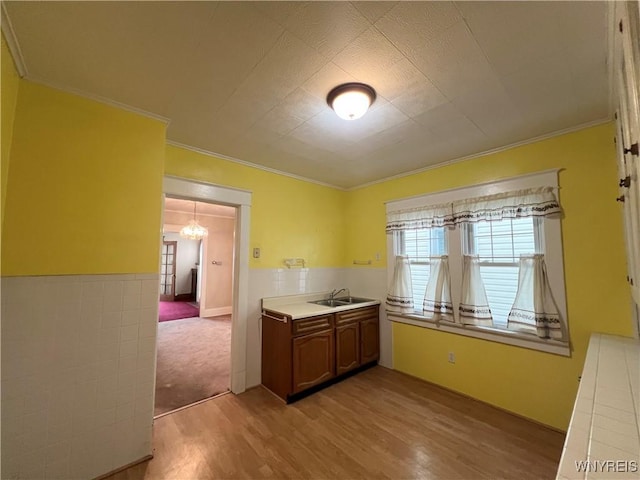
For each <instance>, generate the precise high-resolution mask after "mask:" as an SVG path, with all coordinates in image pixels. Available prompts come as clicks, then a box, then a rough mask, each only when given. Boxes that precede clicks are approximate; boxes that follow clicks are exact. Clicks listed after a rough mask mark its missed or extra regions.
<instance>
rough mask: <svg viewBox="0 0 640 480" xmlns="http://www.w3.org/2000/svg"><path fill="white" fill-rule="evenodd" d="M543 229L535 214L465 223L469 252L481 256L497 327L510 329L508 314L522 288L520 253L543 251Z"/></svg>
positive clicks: (490, 304) (484, 279) (481, 264)
mask: <svg viewBox="0 0 640 480" xmlns="http://www.w3.org/2000/svg"><path fill="white" fill-rule="evenodd" d="M541 229H542V222H541V220H540V219H538V218H535V217H526V218H513V219H511V218H508V219H504V220H499V221H491V222H486V221H482V222H477V223H473V224H467V225H466V226H465V233H466V235H465V236H466V253H467V254H469V255H477V256H478V257H479V260H480V275H481V276H482V281H483V282H484V286H485V290H486V293H487V300H488V301H489V307H490V308H491V313H492V315H493V323H494V326H495V327H498V328H507V316H508V315H509V311H510V310H511V306H512V305H513V301H514V300H515V297H516V292H517V290H518V262H519V260H520V255H524V254H533V253H542V245H541V244H542V241H541V240H540V239H541V238H542V232H541Z"/></svg>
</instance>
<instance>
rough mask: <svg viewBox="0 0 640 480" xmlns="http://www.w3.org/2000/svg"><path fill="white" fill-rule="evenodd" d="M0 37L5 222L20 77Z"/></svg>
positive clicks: (0, 153) (0, 152)
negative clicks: (10, 155) (10, 157)
mask: <svg viewBox="0 0 640 480" xmlns="http://www.w3.org/2000/svg"><path fill="white" fill-rule="evenodd" d="M0 37H2V38H1V42H0V43H1V46H0V62H1V63H2V76H1V78H0V110H1V111H2V114H1V117H0V123H1V124H2V130H1V131H0V167H1V170H2V183H1V184H0V191H1V192H2V197H1V198H2V199H1V200H0V203H1V204H2V217H1V220H2V222H4V205H5V200H6V195H7V178H8V176H9V153H10V151H11V138H12V135H13V120H14V117H15V110H16V101H17V99H18V85H19V84H20V78H19V77H18V72H17V71H16V67H15V65H14V64H13V58H12V57H11V53H9V48H8V47H7V42H6V40H5V39H4V34H2V35H0ZM0 231H1V230H0Z"/></svg>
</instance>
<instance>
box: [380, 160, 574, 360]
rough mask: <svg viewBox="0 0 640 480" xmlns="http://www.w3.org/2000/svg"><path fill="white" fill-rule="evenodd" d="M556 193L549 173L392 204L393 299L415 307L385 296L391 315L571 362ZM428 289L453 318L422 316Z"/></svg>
mask: <svg viewBox="0 0 640 480" xmlns="http://www.w3.org/2000/svg"><path fill="white" fill-rule="evenodd" d="M557 188H558V172H557V170H549V171H546V172H541V173H535V174H530V175H523V176H522V177H514V178H511V179H506V180H500V181H496V182H492V183H489V184H482V185H473V186H469V187H463V188H458V189H454V190H447V191H442V192H436V193H431V194H427V195H423V196H415V197H410V198H406V199H401V200H396V201H391V202H388V203H387V204H386V208H387V225H386V229H387V233H388V234H392V237H390V238H391V239H392V241H391V242H389V247H390V248H389V250H388V254H389V262H388V265H389V268H388V275H389V279H390V280H392V282H391V283H390V285H391V286H390V292H393V295H398V292H400V293H399V295H400V296H401V297H402V298H405V299H407V300H413V307H412V308H411V310H408V309H407V308H406V307H402V306H401V305H396V304H395V303H394V302H393V300H392V298H393V295H391V293H390V295H389V297H388V301H387V303H386V310H387V318H389V319H390V320H391V321H394V322H400V323H407V324H411V325H416V326H419V327H423V328H430V329H436V330H441V331H445V332H449V333H455V334H460V335H465V336H469V337H475V338H481V339H484V340H491V341H496V342H501V343H507V344H510V345H517V346H521V347H526V348H532V349H536V350H541V351H545V352H551V353H557V354H560V355H567V356H568V355H570V349H569V338H568V328H567V325H566V321H567V319H566V299H565V289H564V270H563V258H562V240H561V238H562V236H561V222H560V215H559V214H560V213H561V209H560V204H559V203H558V200H557V197H556V190H557ZM395 255H403V256H404V257H405V258H404V259H403V260H404V262H399V261H398V260H400V259H395V260H396V261H395V262H394V256H395ZM436 258H437V259H436ZM396 264H398V268H395V265H396ZM404 265H406V267H405V266H404ZM436 265H437V266H438V270H437V272H438V276H437V280H436V278H435V277H434V278H430V277H431V276H434V275H435V273H436V270H435V267H436ZM441 267H443V268H441ZM407 270H410V272H409V271H407ZM397 271H401V272H402V273H401V274H399V275H395V273H396V272H397ZM521 273H522V275H521ZM432 274H433V275H432ZM409 276H410V278H411V283H412V285H411V290H408V289H407V287H408V286H409V282H408V277H409ZM401 278H405V279H406V281H404V283H402V282H401V281H400V280H398V279H401ZM427 286H428V288H429V291H428V295H429V299H428V300H429V301H430V302H431V303H434V304H438V302H440V304H441V305H445V306H446V305H447V304H448V305H449V307H448V308H449V311H450V312H452V314H448V315H445V314H443V315H441V316H439V315H430V310H427V309H423V303H424V300H425V291H426V290H427ZM432 297H433V300H432ZM487 307H488V308H487ZM489 310H490V311H491V314H490V315H489V313H488V312H489ZM485 312H486V313H485Z"/></svg>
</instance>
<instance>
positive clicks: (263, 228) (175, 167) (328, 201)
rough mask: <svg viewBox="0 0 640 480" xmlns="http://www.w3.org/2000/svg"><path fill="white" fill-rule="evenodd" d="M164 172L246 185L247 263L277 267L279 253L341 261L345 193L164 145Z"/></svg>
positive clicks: (322, 263) (312, 261) (316, 261)
mask: <svg viewBox="0 0 640 480" xmlns="http://www.w3.org/2000/svg"><path fill="white" fill-rule="evenodd" d="M165 173H166V174H167V175H175V176H177V177H183V178H190V179H194V180H201V181H205V182H210V183H215V184H218V185H225V186H230V187H236V188H241V189H244V190H250V191H251V192H252V194H253V195H252V206H251V233H250V235H251V238H250V247H251V248H252V249H253V248H254V247H259V248H260V250H261V258H259V259H254V258H253V257H251V260H250V263H249V266H250V267H252V268H282V267H283V266H284V264H283V259H285V258H294V257H296V258H304V259H305V260H306V262H307V266H309V267H316V268H317V267H342V266H344V264H345V258H346V257H345V252H344V245H345V229H344V226H345V224H344V216H343V210H344V204H345V198H346V193H345V192H343V191H340V190H336V189H333V188H329V187H324V186H322V185H317V184H314V183H309V182H304V181H301V180H296V179H294V178H291V177H287V176H284V175H277V174H274V173H269V172H266V171H264V170H260V169H257V168H252V167H248V166H245V165H241V164H238V163H234V162H229V161H227V160H223V159H220V158H216V157H213V156H209V155H203V154H201V153H197V152H194V151H192V150H187V149H184V148H179V147H174V146H171V145H168V146H167V153H166V162H165Z"/></svg>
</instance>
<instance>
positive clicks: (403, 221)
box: [386, 187, 562, 233]
mask: <svg viewBox="0 0 640 480" xmlns="http://www.w3.org/2000/svg"><path fill="white" fill-rule="evenodd" d="M561 212H562V210H561V208H560V204H559V203H558V200H557V199H556V196H555V194H554V191H553V187H538V188H529V189H526V190H515V191H512V192H504V193H498V194H495V195H486V196H483V197H476V198H468V199H464V200H458V201H455V202H450V203H443V204H438V205H428V206H425V207H418V208H412V209H408V210H398V211H395V212H390V213H389V214H387V227H386V230H387V233H390V232H394V231H400V230H416V229H421V228H431V227H444V226H452V225H457V224H459V223H468V222H479V221H481V220H487V221H491V220H502V219H505V218H519V217H541V216H548V215H553V214H557V213H561Z"/></svg>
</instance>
